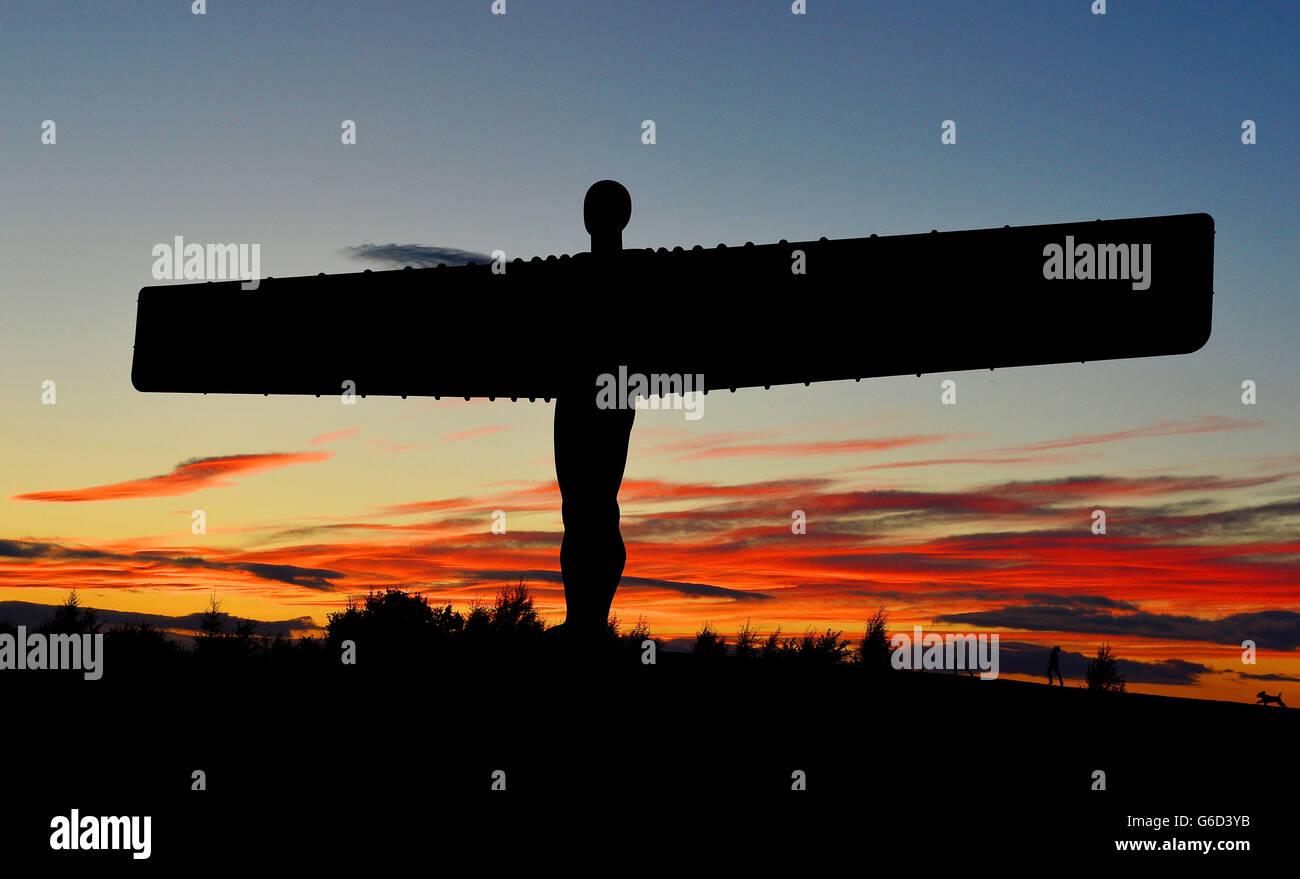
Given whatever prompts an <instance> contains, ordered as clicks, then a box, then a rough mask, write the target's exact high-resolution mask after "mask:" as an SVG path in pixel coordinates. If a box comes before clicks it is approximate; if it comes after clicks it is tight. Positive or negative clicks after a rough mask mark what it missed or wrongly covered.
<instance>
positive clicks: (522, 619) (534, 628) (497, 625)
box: [491, 579, 618, 633]
mask: <svg viewBox="0 0 1300 879" xmlns="http://www.w3.org/2000/svg"><path fill="white" fill-rule="evenodd" d="M491 617H492V628H493V629H495V630H496V631H498V632H524V633H538V632H541V631H542V630H543V629H544V628H546V626H545V624H544V623H543V622H542V618H541V617H540V616H539V615H538V613H537V607H536V605H535V604H534V602H533V596H532V595H531V594H530V593H529V592H528V587H527V586H526V585H524V581H523V580H522V579H521V580H520V581H519V582H518V583H516V584H515V585H514V586H506V587H504V588H503V589H502V590H501V591H500V592H498V593H497V597H496V602H495V603H494V604H493V606H492V610H491ZM614 625H615V630H616V631H617V627H618V618H617V617H615V618H614Z"/></svg>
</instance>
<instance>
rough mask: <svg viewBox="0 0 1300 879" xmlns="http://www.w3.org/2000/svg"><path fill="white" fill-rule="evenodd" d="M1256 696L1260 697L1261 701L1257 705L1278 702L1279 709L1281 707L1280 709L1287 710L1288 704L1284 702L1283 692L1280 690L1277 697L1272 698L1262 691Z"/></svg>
mask: <svg viewBox="0 0 1300 879" xmlns="http://www.w3.org/2000/svg"><path fill="white" fill-rule="evenodd" d="M1255 695H1257V696H1259V701H1258V702H1256V703H1255V704H1256V705H1267V704H1268V703H1270V702H1276V703H1277V704H1278V707H1279V708H1285V707H1286V703H1285V702H1283V701H1282V691H1281V690H1278V691H1277V695H1276V696H1270V695H1269V694H1268V693H1265V692H1264V691H1263V690H1260V691H1259V692H1258V693H1256V694H1255Z"/></svg>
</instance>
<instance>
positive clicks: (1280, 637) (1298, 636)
mask: <svg viewBox="0 0 1300 879" xmlns="http://www.w3.org/2000/svg"><path fill="white" fill-rule="evenodd" d="M1090 597H1093V598H1095V596H1090ZM934 621H935V622H936V623H954V624H958V625H962V626H968V627H973V628H975V629H978V630H984V631H996V630H998V629H1002V628H1006V629H1027V630H1031V631H1052V632H1080V633H1088V634H1098V635H1109V636H1119V635H1126V636H1132V637H1142V638H1155V639H1164V640H1171V641H1204V642H1207V643H1210V644H1231V645H1233V646H1238V647H1239V646H1241V642H1242V641H1246V640H1251V641H1254V642H1255V644H1256V646H1257V647H1259V648H1261V649H1267V650H1295V649H1296V648H1297V647H1300V613H1296V612H1294V611H1289V610H1262V611H1254V612H1251V613H1236V614H1231V615H1230V616H1226V617H1220V618H1219V619H1215V620H1205V619H1201V618H1199V617H1191V616H1178V615H1175V614H1162V613H1150V612H1148V611H1136V612H1123V613H1110V612H1109V611H1108V610H1101V609H1097V607H1096V606H1094V605H1088V604H1081V603H1078V602H1075V603H1070V602H1064V603H1055V604H1044V603H1039V604H1034V605H1023V606H1014V607H1002V608H997V609H995V610H976V611H970V612H967V613H954V614H942V615H939V616H936V617H935V618H934Z"/></svg>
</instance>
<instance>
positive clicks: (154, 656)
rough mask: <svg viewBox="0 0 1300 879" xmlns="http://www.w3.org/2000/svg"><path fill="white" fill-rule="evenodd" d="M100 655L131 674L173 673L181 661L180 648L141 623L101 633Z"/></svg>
mask: <svg viewBox="0 0 1300 879" xmlns="http://www.w3.org/2000/svg"><path fill="white" fill-rule="evenodd" d="M104 652H105V653H107V654H109V655H111V656H112V657H113V665H114V666H115V667H118V666H121V667H125V668H131V669H133V670H134V671H139V670H148V671H150V672H164V673H165V672H171V671H174V670H175V668H176V666H177V664H178V663H179V662H180V659H181V646H180V645H179V644H177V643H176V641H174V640H173V639H172V638H170V637H168V635H167V633H166V632H165V631H163V630H162V629H160V628H158V627H157V626H153V625H150V624H149V623H148V622H146V621H144V620H138V621H136V622H134V623H125V624H123V625H120V626H114V627H113V628H111V629H109V630H108V631H107V632H105V633H104Z"/></svg>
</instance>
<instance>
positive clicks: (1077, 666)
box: [998, 642, 1216, 685]
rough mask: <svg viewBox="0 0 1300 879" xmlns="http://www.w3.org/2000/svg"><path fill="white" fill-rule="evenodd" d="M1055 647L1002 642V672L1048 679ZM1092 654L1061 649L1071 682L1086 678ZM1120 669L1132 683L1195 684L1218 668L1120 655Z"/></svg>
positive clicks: (999, 665) (999, 646)
mask: <svg viewBox="0 0 1300 879" xmlns="http://www.w3.org/2000/svg"><path fill="white" fill-rule="evenodd" d="M1051 652H1052V650H1051V648H1050V647H1046V646H1043V645H1040V644H1028V643H1024V642H1000V643H999V644H998V673H999V674H1004V673H1005V674H1021V675H1029V676H1038V677H1042V678H1044V679H1046V677H1047V662H1048V659H1049V657H1050V656H1051ZM1091 659H1092V657H1091V656H1085V655H1084V654H1082V653H1073V652H1069V651H1065V650H1062V651H1061V674H1062V676H1063V677H1064V678H1065V679H1066V680H1067V681H1068V682H1069V684H1070V685H1076V684H1080V683H1082V682H1083V681H1084V673H1085V672H1086V671H1087V669H1088V663H1089V661H1091ZM1116 665H1117V666H1118V668H1119V673H1120V674H1122V675H1123V676H1124V678H1125V680H1127V681H1128V683H1130V684H1195V683H1196V682H1197V681H1198V680H1199V678H1200V676H1201V675H1206V674H1215V673H1216V669H1213V668H1211V667H1210V666H1208V665H1202V664H1201V663H1199V662H1185V661H1184V660H1181V659H1166V660H1163V661H1161V662H1141V661H1138V660H1132V659H1124V658H1123V657H1117V658H1116Z"/></svg>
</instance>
